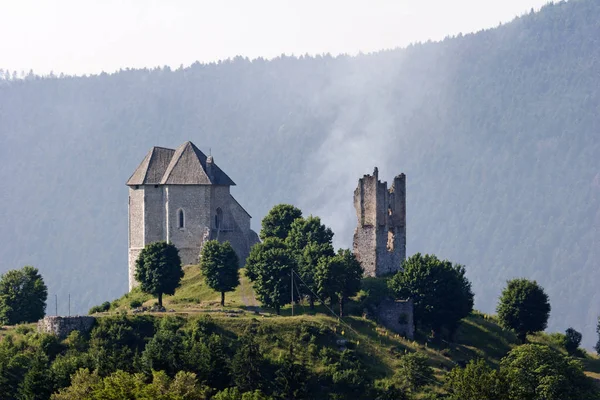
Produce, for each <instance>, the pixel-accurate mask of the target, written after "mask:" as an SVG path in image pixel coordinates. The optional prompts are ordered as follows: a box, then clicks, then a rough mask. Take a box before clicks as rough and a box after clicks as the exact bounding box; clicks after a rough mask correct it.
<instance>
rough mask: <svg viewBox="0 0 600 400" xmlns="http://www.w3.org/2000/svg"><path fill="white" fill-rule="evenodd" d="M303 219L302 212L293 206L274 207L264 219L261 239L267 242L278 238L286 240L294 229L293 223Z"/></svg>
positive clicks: (281, 205)
mask: <svg viewBox="0 0 600 400" xmlns="http://www.w3.org/2000/svg"><path fill="white" fill-rule="evenodd" d="M301 217H302V211H301V210H300V209H299V208H297V207H294V206H293V205H291V204H278V205H276V206H274V207H273V208H271V209H270V210H269V212H268V213H267V215H265V217H264V218H263V219H262V225H261V230H260V238H261V239H262V240H265V239H266V238H269V237H276V238H279V239H281V240H285V238H287V236H288V234H289V232H290V229H291V227H292V222H294V221H295V220H296V219H297V218H301Z"/></svg>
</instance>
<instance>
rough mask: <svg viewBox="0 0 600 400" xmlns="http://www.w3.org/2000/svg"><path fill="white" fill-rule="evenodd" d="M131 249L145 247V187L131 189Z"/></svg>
mask: <svg viewBox="0 0 600 400" xmlns="http://www.w3.org/2000/svg"><path fill="white" fill-rule="evenodd" d="M129 247H130V248H142V247H144V187H143V186H139V188H138V189H135V188H129Z"/></svg>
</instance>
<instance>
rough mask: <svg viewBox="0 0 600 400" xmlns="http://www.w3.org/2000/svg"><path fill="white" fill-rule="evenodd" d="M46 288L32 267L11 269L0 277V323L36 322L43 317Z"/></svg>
mask: <svg viewBox="0 0 600 400" xmlns="http://www.w3.org/2000/svg"><path fill="white" fill-rule="evenodd" d="M47 297H48V288H47V287H46V284H45V283H44V279H43V278H42V276H41V275H40V273H39V271H38V270H37V269H36V268H34V267H32V266H29V265H27V266H25V267H23V268H21V269H13V270H10V271H8V272H6V273H5V274H2V276H1V277H0V323H2V324H10V325H14V324H18V323H21V322H36V321H37V320H39V319H41V318H43V317H44V315H45V309H46V299H47Z"/></svg>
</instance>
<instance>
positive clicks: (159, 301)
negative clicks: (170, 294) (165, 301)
mask: <svg viewBox="0 0 600 400" xmlns="http://www.w3.org/2000/svg"><path fill="white" fill-rule="evenodd" d="M158 306H159V307H162V293H159V294H158Z"/></svg>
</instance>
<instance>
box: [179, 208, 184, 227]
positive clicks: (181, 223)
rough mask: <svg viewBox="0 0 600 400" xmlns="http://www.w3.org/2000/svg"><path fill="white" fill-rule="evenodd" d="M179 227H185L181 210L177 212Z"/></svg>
mask: <svg viewBox="0 0 600 400" xmlns="http://www.w3.org/2000/svg"><path fill="white" fill-rule="evenodd" d="M179 227H180V228H184V227H185V217H184V215H183V210H179Z"/></svg>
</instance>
